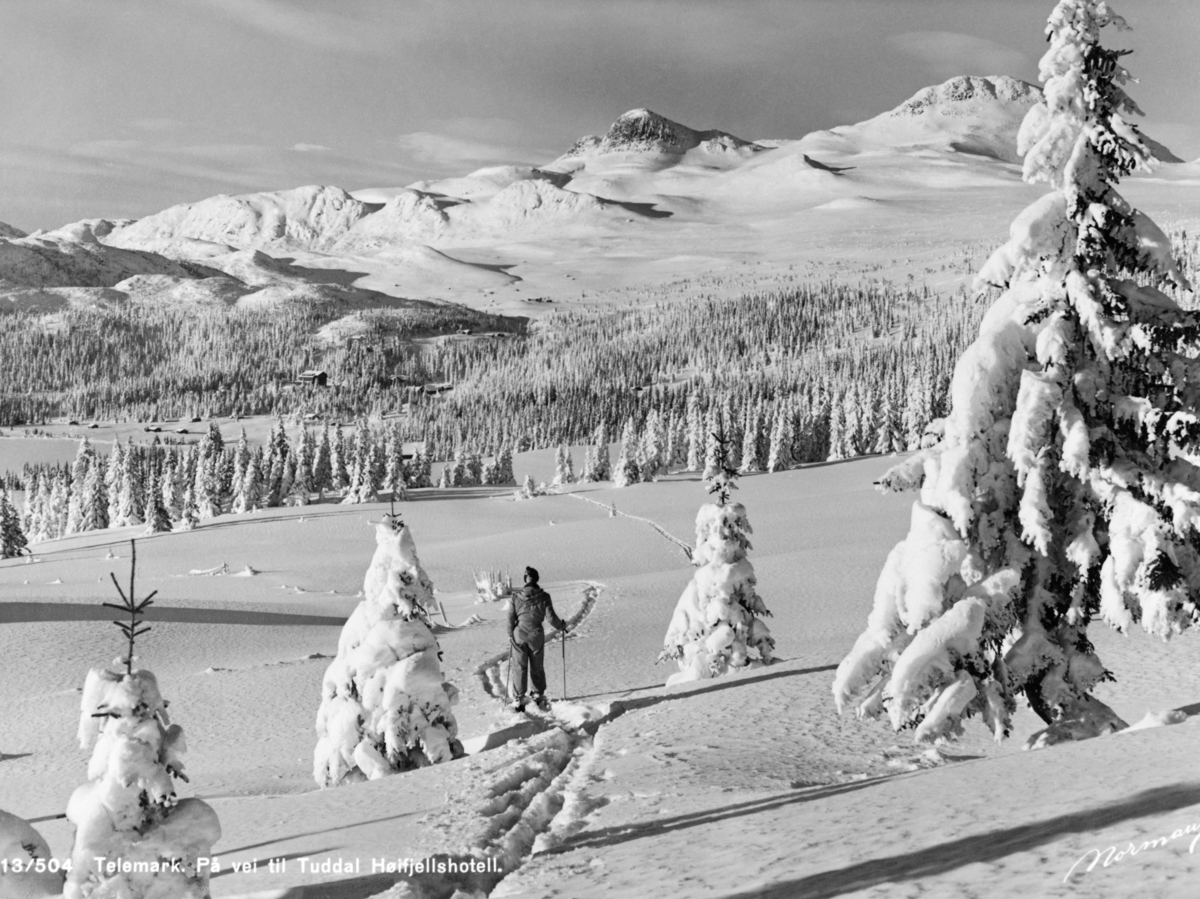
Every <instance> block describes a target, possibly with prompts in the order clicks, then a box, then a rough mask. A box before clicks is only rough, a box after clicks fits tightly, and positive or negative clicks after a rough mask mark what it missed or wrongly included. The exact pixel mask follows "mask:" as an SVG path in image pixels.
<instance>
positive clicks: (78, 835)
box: [63, 668, 221, 899]
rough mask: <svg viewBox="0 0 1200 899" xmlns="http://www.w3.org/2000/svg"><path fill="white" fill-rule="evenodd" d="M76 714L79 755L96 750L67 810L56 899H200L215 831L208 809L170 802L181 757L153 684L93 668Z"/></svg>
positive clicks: (176, 733)
mask: <svg viewBox="0 0 1200 899" xmlns="http://www.w3.org/2000/svg"><path fill="white" fill-rule="evenodd" d="M80 707H81V714H80V721H79V742H80V745H81V746H82V747H83V748H85V749H86V748H87V747H88V745H89V744H91V743H92V742H93V740H94V741H95V746H94V748H93V750H92V758H91V761H90V762H89V764H88V778H89V782H88V783H86V784H84V785H82V786H80V787H78V788H77V789H76V790H75V792H74V793H73V794H72V795H71V799H70V801H69V802H68V803H67V818H68V819H69V820H70V821H71V823H72V824H74V825H75V846H74V849H73V850H72V853H71V865H72V867H71V871H70V873H69V874H68V875H67V883H66V888H65V890H64V892H63V895H64V896H66V897H67V899H86V897H109V896H112V897H118V896H119V897H123V899H152V897H160V896H161V897H166V896H170V897H172V899H175V897H178V899H207V897H208V895H209V892H208V877H209V870H208V868H207V867H205V866H203V864H198V861H199V860H200V859H202V858H203V859H207V858H210V857H211V856H212V846H213V844H214V843H215V842H216V841H217V840H218V839H219V838H220V836H221V826H220V823H219V822H218V821H217V815H216V812H214V811H213V810H212V808H211V807H209V805H208V804H207V803H205V802H203V801H202V800H200V799H194V798H188V799H179V798H178V797H177V796H176V795H175V786H174V778H176V777H179V778H183V779H184V780H186V779H187V778H186V777H184V774H183V762H182V756H183V753H184V752H185V751H186V749H187V747H186V744H185V743H184V738H183V729H182V728H181V727H180V726H179V725H178V724H171V723H170V719H169V718H168V716H167V703H166V701H165V700H164V699H163V698H162V694H161V693H160V692H159V689H158V682H157V681H156V680H155V678H154V675H153V674H151V673H150V672H149V671H145V670H133V671H119V670H118V671H114V670H110V669H106V668H93V669H92V670H91V671H90V672H88V676H87V680H86V681H85V683H84V688H83V699H82V701H81V703H80Z"/></svg>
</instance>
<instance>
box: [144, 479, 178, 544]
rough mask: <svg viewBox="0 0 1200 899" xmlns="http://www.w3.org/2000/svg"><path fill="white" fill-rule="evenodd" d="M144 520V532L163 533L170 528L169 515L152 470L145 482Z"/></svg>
mask: <svg viewBox="0 0 1200 899" xmlns="http://www.w3.org/2000/svg"><path fill="white" fill-rule="evenodd" d="M142 517H143V518H144V519H145V520H146V530H145V532H144V533H145V534H147V535H149V534H165V533H168V532H169V531H170V530H171V516H170V515H168V514H167V508H166V506H164V505H163V501H162V488H161V487H160V486H159V483H158V477H157V475H155V474H154V472H153V471H152V472H151V473H150V475H149V476H148V478H147V484H146V508H145V510H144V513H143V516H142Z"/></svg>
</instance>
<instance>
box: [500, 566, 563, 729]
mask: <svg viewBox="0 0 1200 899" xmlns="http://www.w3.org/2000/svg"><path fill="white" fill-rule="evenodd" d="M546 616H549V617H550V623H551V624H552V625H554V626H555V627H556V628H558V629H559V630H560V631H561V630H566V627H567V625H566V623H565V622H564V621H563V620H562V619H561V618H559V617H558V614H557V613H556V612H555V611H554V606H553V605H551V603H550V594H549V593H547V592H546V591H545V590H543V589H542V588H541V587H540V586H538V573H537V570H536V569H534V568H526V569H525V588H524V589H523V590H518V591H517V592H516V593H514V594H513V598H512V603H511V604H510V606H509V609H508V633H509V639H510V640H511V641H512V647H513V653H512V659H513V662H514V663H515V664H516V666H517V680H516V683H515V684H514V685H513V686H514V688H515V690H516V693H515V696H514V700H513V706H514V707H515V708H516V709H517V710H518V711H522V710H523V709H524V708H525V687H526V685H527V683H528V678H529V677H532V679H533V699H534V701H535V702H536V703H537V704H538V706H540V707H543V708H544V707H546V699H545V694H546V668H545V665H544V661H545V643H546V635H545V632H544V631H543V630H542V621H543V619H545V618H546Z"/></svg>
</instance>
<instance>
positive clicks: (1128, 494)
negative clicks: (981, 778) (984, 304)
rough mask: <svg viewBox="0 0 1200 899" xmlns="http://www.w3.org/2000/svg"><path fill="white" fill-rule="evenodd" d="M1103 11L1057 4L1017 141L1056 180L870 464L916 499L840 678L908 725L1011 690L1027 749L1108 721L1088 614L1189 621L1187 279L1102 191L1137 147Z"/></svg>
mask: <svg viewBox="0 0 1200 899" xmlns="http://www.w3.org/2000/svg"><path fill="white" fill-rule="evenodd" d="M1106 25H1116V26H1118V27H1123V26H1124V23H1123V22H1122V20H1121V19H1120V18H1119V17H1118V16H1116V15H1115V14H1114V13H1113V12H1112V11H1111V9H1110V8H1109V7H1108V5H1107V3H1105V2H1102V0H1061V2H1060V3H1059V4H1058V5H1057V7H1056V8H1055V9H1054V12H1053V13H1052V14H1051V16H1050V24H1049V27H1048V29H1047V33H1048V34H1049V37H1050V49H1049V51H1048V52H1047V53H1046V55H1045V57H1044V58H1043V59H1042V62H1041V77H1042V80H1043V81H1044V82H1045V101H1044V103H1042V104H1039V105H1037V106H1035V107H1034V108H1033V109H1032V110H1030V112H1029V114H1028V116H1027V118H1026V119H1025V122H1024V124H1023V126H1022V128H1021V132H1020V137H1019V150H1020V151H1021V152H1023V153H1024V154H1025V179H1026V180H1027V181H1030V182H1038V181H1045V182H1048V183H1049V184H1050V185H1051V187H1052V188H1053V190H1052V191H1051V192H1050V193H1048V194H1046V195H1045V196H1043V197H1042V198H1041V199H1039V200H1037V201H1036V202H1035V203H1033V204H1032V205H1031V206H1030V207H1029V208H1028V209H1026V210H1025V211H1024V212H1023V213H1021V215H1019V216H1018V217H1017V219H1016V220H1015V221H1014V222H1013V224H1012V227H1011V229H1010V234H1011V237H1010V240H1009V242H1008V243H1007V244H1005V245H1004V246H1002V247H1001V248H1000V249H999V250H998V251H997V252H996V253H995V254H994V255H993V256H992V257H991V259H990V260H989V261H988V262H987V264H986V265H985V266H984V268H983V270H982V271H981V272H980V274H979V281H980V282H981V283H983V284H991V285H996V286H999V287H1003V288H1005V290H1004V293H1003V295H1002V296H1001V297H1000V298H999V299H998V300H997V301H996V302H995V304H994V305H993V306H992V308H991V309H990V310H989V311H988V313H987V314H986V316H985V317H984V320H983V322H982V324H981V325H980V329H979V337H978V339H977V340H976V341H975V342H974V343H973V344H972V345H971V346H970V347H969V348H968V349H967V350H966V351H965V352H964V354H963V356H962V358H961V359H960V360H959V362H958V364H957V366H956V368H955V372H954V377H953V381H952V383H951V389H950V393H951V396H950V399H951V409H950V412H949V414H948V415H947V417H946V421H945V433H944V437H943V439H942V441H941V442H940V443H939V444H937V445H936V446H934V447H931V448H928V449H926V450H923V451H922V452H921V453H919V454H917V455H916V456H914V457H912V458H911V459H910V460H908V461H907V462H905V463H903V464H901V465H900V466H898V467H897V468H895V469H893V470H892V471H891V472H889V473H888V475H887V476H885V478H884V481H883V486H884V487H885V489H886V488H893V489H894V488H898V487H904V486H908V485H916V484H920V485H921V496H920V499H919V501H918V502H916V503H914V505H913V511H912V524H911V528H910V530H909V533H908V537H907V538H906V539H905V540H904V541H903V542H901V543H900V544H899V545H897V546H896V548H895V549H893V550H892V552H891V555H889V556H888V559H887V562H886V563H885V565H884V569H883V571H882V573H881V574H880V577H879V583H878V585H877V587H876V592H875V606H874V609H873V610H872V612H871V615H870V617H869V619H868V623H867V630H866V631H865V632H864V633H863V634H862V636H860V637H859V639H858V642H857V643H856V644H855V646H854V649H853V650H852V651H851V652H850V654H849V655H848V656H847V657H846V659H845V660H844V661H843V662H842V663H841V665H840V666H839V668H838V672H837V676H836V678H835V680H834V684H833V691H834V696H835V698H836V701H837V704H838V707H839V709H840V708H844V707H846V706H847V705H853V706H855V707H856V708H857V709H858V711H859V713H860V714H866V715H875V714H878V713H879V712H881V711H884V710H886V711H887V713H888V715H889V716H890V718H891V721H892V724H893V725H894V726H895V727H897V728H900V727H905V726H914V727H915V728H916V737H917V738H918V739H933V738H936V737H938V736H940V735H944V734H950V733H957V732H958V731H960V730H961V721H962V719H963V718H965V717H969V716H970V715H973V714H980V715H982V716H983V718H984V720H985V721H986V722H987V724H988V725H989V727H991V728H992V730H993V732H994V733H995V735H996V737H997V739H999V738H1001V737H1003V736H1004V735H1005V734H1007V733H1008V731H1009V722H1010V717H1011V714H1012V712H1013V709H1014V708H1015V701H1016V698H1017V697H1018V696H1020V695H1024V696H1025V698H1026V699H1027V700H1028V701H1029V703H1030V705H1031V706H1032V708H1033V709H1034V711H1035V712H1037V714H1038V715H1039V716H1041V717H1042V719H1043V720H1045V721H1046V723H1047V725H1048V727H1047V728H1046V729H1045V730H1044V731H1041V732H1039V733H1038V734H1036V735H1035V736H1034V737H1033V738H1032V739H1031V740H1030V743H1029V745H1031V746H1040V745H1047V744H1049V743H1053V742H1057V741H1061V740H1067V739H1079V738H1083V737H1087V736H1093V735H1096V734H1100V733H1104V732H1106V731H1108V730H1113V729H1120V728H1122V727H1124V722H1122V721H1121V720H1120V719H1119V718H1118V717H1117V716H1116V715H1115V714H1114V713H1113V712H1112V710H1111V709H1109V708H1108V707H1107V706H1106V705H1104V704H1103V703H1101V702H1100V701H1098V700H1097V699H1096V698H1095V697H1093V696H1092V690H1093V689H1094V688H1095V686H1096V685H1097V684H1098V683H1100V682H1101V681H1104V680H1108V679H1111V678H1112V675H1111V674H1110V673H1109V672H1108V671H1107V670H1106V668H1105V666H1104V664H1103V663H1102V662H1101V661H1100V659H1099V658H1098V657H1097V655H1096V653H1095V652H1094V650H1093V647H1092V644H1091V643H1090V642H1089V640H1088V633H1087V629H1088V625H1089V623H1090V622H1091V621H1092V619H1093V618H1094V617H1096V616H1097V615H1098V616H1099V617H1100V618H1102V619H1103V620H1104V621H1106V622H1107V623H1108V624H1110V625H1112V626H1113V627H1116V628H1118V629H1120V630H1122V631H1124V630H1126V629H1128V628H1129V627H1130V626H1132V625H1133V624H1134V623H1136V622H1139V621H1140V622H1141V624H1142V626H1143V627H1144V628H1145V629H1146V630H1147V631H1148V632H1150V633H1151V634H1154V635H1156V636H1159V637H1163V638H1167V637H1170V636H1171V635H1172V634H1175V633H1178V632H1180V631H1182V630H1184V629H1186V628H1188V627H1190V626H1192V625H1193V623H1194V622H1195V621H1196V619H1197V607H1196V596H1197V593H1198V592H1200V553H1198V548H1200V536H1198V533H1197V524H1198V523H1200V492H1198V490H1200V470H1198V469H1197V462H1198V461H1200V442H1198V439H1200V422H1198V421H1197V417H1196V409H1197V406H1198V402H1200V359H1197V339H1198V337H1200V319H1198V317H1197V316H1196V315H1195V314H1194V313H1191V312H1185V311H1182V310H1181V309H1180V308H1179V307H1178V306H1177V305H1176V303H1175V302H1173V301H1172V300H1171V299H1170V298H1169V297H1168V296H1166V295H1165V294H1164V293H1163V292H1162V290H1161V289H1160V288H1161V287H1163V286H1166V284H1167V283H1173V284H1175V285H1176V286H1178V287H1180V288H1185V287H1187V286H1188V285H1187V283H1186V280H1185V279H1184V277H1183V275H1182V274H1181V273H1180V271H1179V269H1178V267H1177V266H1176V263H1175V261H1174V260H1173V259H1172V256H1171V252H1170V244H1169V241H1168V240H1167V238H1166V237H1165V236H1164V235H1163V233H1162V232H1161V231H1160V230H1159V229H1158V228H1157V227H1156V226H1155V225H1154V223H1153V222H1151V221H1150V220H1149V219H1148V218H1147V217H1146V216H1145V215H1143V214H1142V213H1141V212H1139V211H1137V210H1135V209H1133V208H1132V207H1131V206H1130V205H1129V204H1128V203H1127V202H1126V201H1125V200H1124V199H1122V197H1121V196H1120V195H1119V194H1118V193H1117V192H1116V190H1115V189H1114V185H1115V184H1116V182H1117V181H1118V179H1119V178H1121V177H1122V176H1124V175H1127V174H1129V173H1130V172H1132V171H1133V170H1135V169H1137V168H1144V167H1148V166H1149V164H1150V163H1151V160H1152V157H1151V152H1150V149H1149V147H1148V146H1147V144H1146V142H1145V140H1144V139H1143V138H1142V136H1141V135H1140V134H1139V132H1138V130H1137V129H1136V128H1135V127H1134V126H1133V125H1132V124H1130V122H1129V117H1130V116H1131V115H1132V114H1134V113H1136V112H1137V107H1136V106H1135V105H1134V103H1133V101H1132V100H1130V99H1129V98H1128V97H1127V96H1126V94H1125V92H1124V90H1123V88H1122V85H1123V84H1125V83H1126V82H1127V81H1128V80H1129V76H1128V74H1127V73H1126V71H1125V70H1124V69H1123V68H1122V67H1121V66H1120V65H1119V62H1118V61H1119V58H1120V57H1121V56H1122V55H1123V53H1122V51H1115V50H1108V49H1104V48H1103V47H1101V46H1100V44H1099V36H1100V31H1101V29H1102V28H1103V27H1104V26H1106Z"/></svg>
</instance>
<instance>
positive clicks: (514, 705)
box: [509, 696, 525, 712]
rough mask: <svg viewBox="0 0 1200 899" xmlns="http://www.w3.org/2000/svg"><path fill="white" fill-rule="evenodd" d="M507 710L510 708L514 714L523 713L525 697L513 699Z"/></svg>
mask: <svg viewBox="0 0 1200 899" xmlns="http://www.w3.org/2000/svg"><path fill="white" fill-rule="evenodd" d="M509 708H511V709H512V710H513V711H514V712H523V711H525V697H524V696H517V697H515V698H514V699H513V701H512V702H511V703H509Z"/></svg>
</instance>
